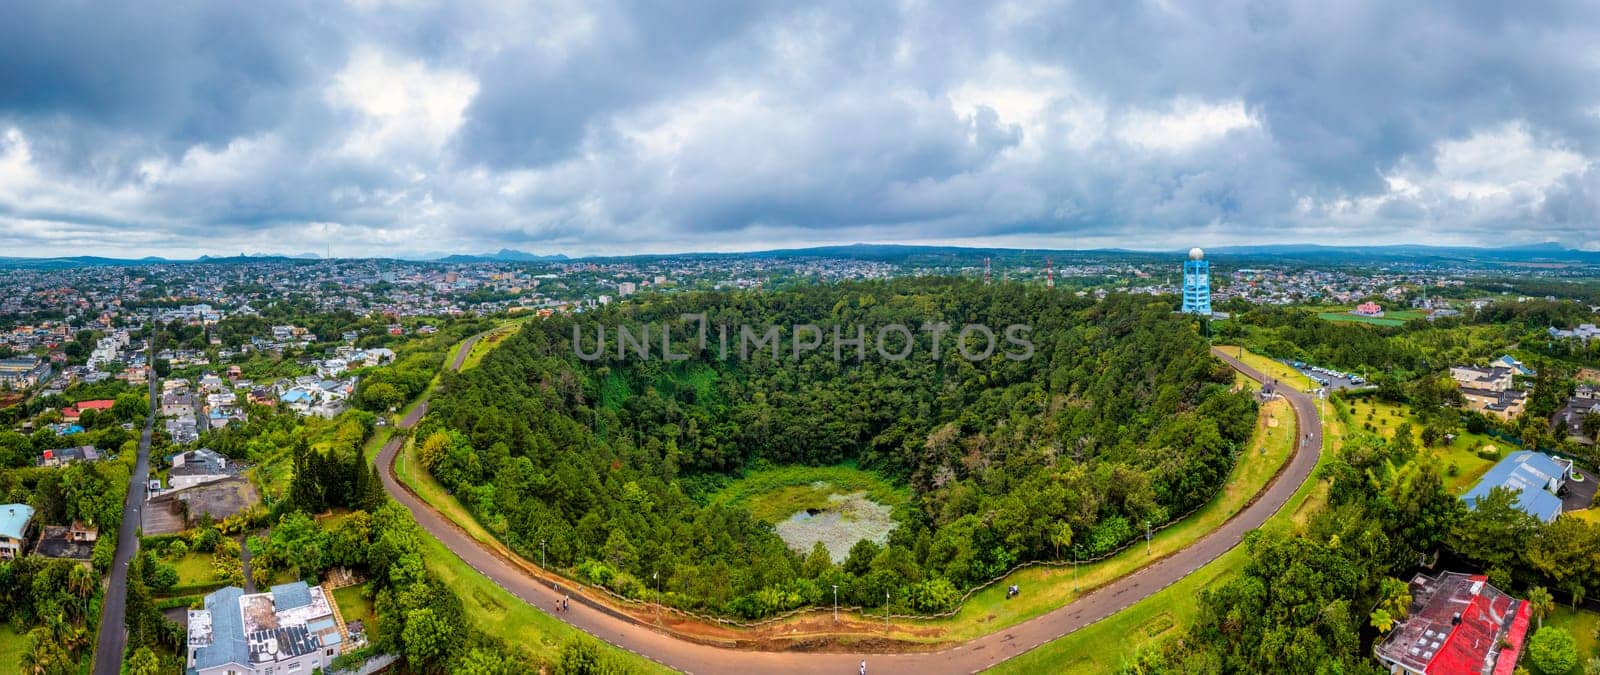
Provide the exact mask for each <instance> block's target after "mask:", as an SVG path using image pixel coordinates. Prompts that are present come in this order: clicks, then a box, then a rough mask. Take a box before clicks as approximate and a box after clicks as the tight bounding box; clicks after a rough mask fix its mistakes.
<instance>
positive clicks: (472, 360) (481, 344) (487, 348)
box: [445, 316, 533, 370]
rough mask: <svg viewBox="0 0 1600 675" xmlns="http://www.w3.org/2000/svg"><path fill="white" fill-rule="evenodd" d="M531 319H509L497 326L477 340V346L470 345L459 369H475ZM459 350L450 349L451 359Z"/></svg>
mask: <svg viewBox="0 0 1600 675" xmlns="http://www.w3.org/2000/svg"><path fill="white" fill-rule="evenodd" d="M531 318H533V317H532V316H524V317H519V318H516V319H511V320H509V321H506V322H505V323H502V324H500V325H499V326H496V327H495V328H492V329H490V330H489V332H488V333H487V334H485V335H484V336H483V338H482V339H480V340H478V342H477V344H474V345H472V351H470V352H467V358H466V360H465V361H462V362H461V369H462V370H471V369H473V368H475V367H477V365H478V363H479V362H481V361H483V357H484V355H485V354H488V353H489V352H492V351H494V348H495V347H498V346H500V343H501V342H503V341H505V339H506V338H508V337H511V335H512V334H513V333H515V332H517V329H518V328H520V327H521V326H522V322H524V321H527V320H528V319H531ZM459 348H460V345H457V346H455V347H452V348H451V349H450V358H451V359H454V358H455V355H456V350H457V349H459ZM449 365H450V363H449V362H446V363H445V367H449Z"/></svg>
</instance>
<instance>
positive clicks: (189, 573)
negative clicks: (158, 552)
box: [162, 551, 216, 586]
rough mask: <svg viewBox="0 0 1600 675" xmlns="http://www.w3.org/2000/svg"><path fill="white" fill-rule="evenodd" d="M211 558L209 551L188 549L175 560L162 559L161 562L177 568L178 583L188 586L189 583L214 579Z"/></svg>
mask: <svg viewBox="0 0 1600 675" xmlns="http://www.w3.org/2000/svg"><path fill="white" fill-rule="evenodd" d="M211 559H212V555H211V554H210V553H200V552H197V551H190V552H189V553H188V554H186V555H184V556H183V557H182V558H179V559H177V560H163V561H162V562H165V563H167V564H169V565H172V566H173V567H176V568H178V585H179V586H188V585H191V584H205V583H210V582H212V581H214V580H215V579H216V576H215V574H214V573H213V572H212V569H211Z"/></svg>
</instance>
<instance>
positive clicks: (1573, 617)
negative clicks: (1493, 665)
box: [1519, 605, 1600, 675]
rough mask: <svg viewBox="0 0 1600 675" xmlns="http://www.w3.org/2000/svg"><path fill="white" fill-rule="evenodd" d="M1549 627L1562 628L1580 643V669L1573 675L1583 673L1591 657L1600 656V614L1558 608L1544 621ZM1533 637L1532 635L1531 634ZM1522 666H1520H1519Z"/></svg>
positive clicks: (1576, 669)
mask: <svg viewBox="0 0 1600 675" xmlns="http://www.w3.org/2000/svg"><path fill="white" fill-rule="evenodd" d="M1544 623H1545V625H1547V626H1560V627H1562V628H1565V629H1567V630H1568V631H1569V632H1571V633H1572V639H1573V641H1574V642H1577V643H1578V667H1577V668H1575V669H1573V671H1572V672H1573V674H1574V675H1576V674H1577V673H1581V672H1582V671H1583V662H1584V661H1587V660H1589V658H1590V657H1593V656H1600V652H1597V650H1600V645H1597V644H1596V639H1595V631H1596V630H1597V629H1600V614H1596V613H1594V612H1590V611H1587V610H1579V611H1573V609H1572V607H1570V606H1565V605H1563V606H1558V607H1556V611H1554V612H1551V613H1550V616H1549V617H1547V618H1546V619H1545V620H1544ZM1535 630H1537V628H1535ZM1529 637H1532V633H1529ZM1519 665H1520V664H1519Z"/></svg>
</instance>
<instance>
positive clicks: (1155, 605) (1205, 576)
mask: <svg viewBox="0 0 1600 675" xmlns="http://www.w3.org/2000/svg"><path fill="white" fill-rule="evenodd" d="M1247 557H1248V556H1246V555H1245V551H1244V549H1243V548H1242V547H1241V548H1235V549H1234V550H1232V551H1228V552H1227V553H1224V554H1223V555H1222V557H1219V558H1217V559H1216V560H1214V561H1212V562H1211V564H1209V565H1206V566H1205V567H1202V568H1200V569H1199V570H1198V571H1196V572H1195V573H1194V574H1191V575H1189V576H1187V577H1184V578H1183V579H1181V580H1179V581H1178V582H1177V583H1175V584H1173V585H1171V586H1168V587H1166V588H1164V589H1161V590H1160V591H1158V592H1156V594H1155V595H1152V596H1150V597H1148V598H1146V599H1144V601H1142V602H1140V603H1138V604H1135V605H1134V606H1132V607H1129V608H1127V609H1125V610H1122V611H1121V612H1118V613H1116V614H1113V615H1112V616H1110V617H1108V618H1106V619H1104V620H1102V621H1100V622H1098V623H1095V624H1092V625H1089V626H1085V627H1084V628H1083V629H1082V630H1078V631H1076V632H1073V633H1072V634H1070V635H1067V636H1066V637H1064V638H1061V639H1059V640H1056V641H1054V642H1051V643H1048V644H1046V645H1044V646H1042V647H1040V648H1038V649H1035V650H1033V651H1030V652H1027V653H1025V654H1023V655H1021V656H1018V657H1016V658H1014V659H1011V660H1009V661H1006V662H1004V663H1001V664H1000V665H998V666H995V667H994V668H992V669H990V670H988V671H986V672H990V673H1112V672H1117V671H1119V670H1121V669H1122V665H1123V663H1124V661H1125V660H1126V659H1127V658H1129V657H1131V656H1133V655H1134V654H1135V653H1137V652H1138V651H1139V649H1141V648H1143V647H1145V646H1146V645H1150V644H1155V643H1158V642H1160V641H1161V640H1165V639H1167V638H1170V637H1172V636H1174V635H1177V634H1179V633H1182V632H1183V631H1184V629H1185V628H1186V627H1187V626H1188V625H1189V623H1190V622H1191V621H1193V620H1194V617H1195V614H1196V613H1197V612H1198V611H1199V609H1200V591H1203V590H1206V589H1208V588H1212V587H1214V586H1216V585H1219V584H1222V583H1226V582H1227V581H1228V580H1229V579H1231V578H1233V577H1234V576H1237V575H1238V573H1239V570H1240V569H1241V568H1243V567H1244V564H1245V561H1246V559H1247Z"/></svg>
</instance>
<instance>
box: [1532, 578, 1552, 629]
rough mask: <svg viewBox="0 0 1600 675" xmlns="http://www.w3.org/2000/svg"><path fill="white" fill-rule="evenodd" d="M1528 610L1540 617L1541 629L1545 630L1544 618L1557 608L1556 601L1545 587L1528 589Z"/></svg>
mask: <svg viewBox="0 0 1600 675" xmlns="http://www.w3.org/2000/svg"><path fill="white" fill-rule="evenodd" d="M1528 608H1529V609H1532V610H1533V615H1534V616H1535V617H1538V619H1539V627H1540V628H1544V618H1545V617H1546V616H1549V615H1550V612H1551V611H1552V610H1554V609H1555V608H1556V599H1555V597H1554V596H1552V595H1550V591H1547V590H1545V588H1544V587H1543V586H1534V587H1533V588H1530V589H1528Z"/></svg>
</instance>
